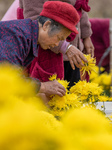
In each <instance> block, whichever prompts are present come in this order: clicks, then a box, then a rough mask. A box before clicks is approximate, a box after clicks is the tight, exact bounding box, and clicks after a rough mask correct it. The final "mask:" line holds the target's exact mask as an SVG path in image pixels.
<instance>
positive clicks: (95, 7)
mask: <svg viewBox="0 0 112 150" xmlns="http://www.w3.org/2000/svg"><path fill="white" fill-rule="evenodd" d="M12 2H13V0H0V20H1V19H2V17H3V15H4V14H5V12H6V11H7V10H8V8H9V7H10V5H11V4H12ZM89 5H90V6H91V11H90V12H89V13H88V15H89V17H90V18H112V11H111V6H112V0H99V1H98V0H89Z"/></svg>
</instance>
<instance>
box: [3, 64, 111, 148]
mask: <svg viewBox="0 0 112 150" xmlns="http://www.w3.org/2000/svg"><path fill="white" fill-rule="evenodd" d="M95 67H96V66H95ZM96 68H97V67H96ZM95 70H96V72H95V73H92V72H91V75H90V82H86V81H85V80H84V81H79V82H78V83H76V84H74V86H73V87H71V88H70V89H69V90H68V85H69V83H68V82H67V81H65V80H60V79H56V76H55V75H54V76H52V77H50V80H54V79H55V80H57V81H58V82H59V83H61V84H62V85H63V86H64V87H65V88H66V89H67V92H66V95H65V96H63V97H59V96H57V95H53V96H52V97H51V99H50V101H49V102H48V105H49V107H48V108H47V107H46V106H45V105H44V104H43V102H42V99H41V98H40V97H38V96H36V86H35V83H33V82H31V81H30V79H29V80H28V79H26V78H25V77H24V76H23V70H22V68H18V67H17V66H13V65H10V64H6V63H5V64H1V65H0V87H1V88H0V150H99V149H102V150H106V149H107V150H112V143H111V139H112V124H111V120H110V119H109V118H107V117H106V115H105V114H104V113H103V112H102V111H101V110H98V109H96V105H97V102H98V101H111V98H110V97H109V96H108V95H106V93H105V91H104V90H105V87H106V89H108V86H109V83H110V78H109V77H108V75H107V74H106V76H105V75H104V76H105V77H107V79H106V80H108V82H106V83H105V82H103V83H101V82H100V81H102V80H103V79H101V80H100V79H98V78H99V76H98V78H96V79H95V77H96V76H97V75H98V74H97V69H95ZM102 76H103V75H102ZM105 77H104V78H105ZM101 78H103V77H101ZM97 80H98V81H99V82H98V81H97ZM107 83H108V84H107Z"/></svg>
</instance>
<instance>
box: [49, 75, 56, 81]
mask: <svg viewBox="0 0 112 150" xmlns="http://www.w3.org/2000/svg"><path fill="white" fill-rule="evenodd" d="M56 78H57V74H53V75H52V76H50V78H49V80H50V81H53V80H56Z"/></svg>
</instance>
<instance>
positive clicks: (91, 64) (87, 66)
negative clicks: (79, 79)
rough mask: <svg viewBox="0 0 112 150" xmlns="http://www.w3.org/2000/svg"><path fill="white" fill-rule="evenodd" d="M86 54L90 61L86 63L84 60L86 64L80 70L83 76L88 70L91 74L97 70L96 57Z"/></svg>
mask: <svg viewBox="0 0 112 150" xmlns="http://www.w3.org/2000/svg"><path fill="white" fill-rule="evenodd" d="M84 56H85V57H86V59H87V60H88V63H85V62H84V61H82V62H83V64H84V66H83V67H82V68H81V70H80V71H81V72H82V76H83V75H84V74H85V72H86V71H87V72H88V74H89V75H90V73H91V71H95V70H94V67H95V65H96V59H95V58H92V57H91V55H90V54H88V55H84Z"/></svg>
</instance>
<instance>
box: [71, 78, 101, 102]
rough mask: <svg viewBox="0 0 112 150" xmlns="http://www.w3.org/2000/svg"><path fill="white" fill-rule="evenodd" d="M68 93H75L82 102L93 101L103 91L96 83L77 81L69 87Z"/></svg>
mask: <svg viewBox="0 0 112 150" xmlns="http://www.w3.org/2000/svg"><path fill="white" fill-rule="evenodd" d="M70 93H75V94H77V95H78V97H79V98H80V100H81V101H83V103H84V102H93V103H94V102H95V101H98V97H99V96H100V95H101V94H102V93H103V90H102V88H101V87H100V86H99V85H98V84H97V83H92V82H91V83H90V82H87V81H79V82H78V83H76V84H75V85H74V86H72V87H71V88H70Z"/></svg>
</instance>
